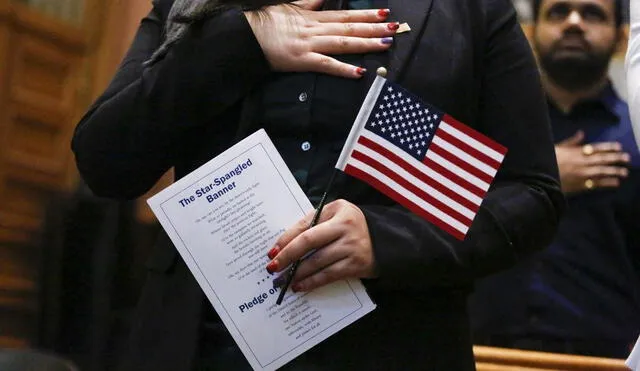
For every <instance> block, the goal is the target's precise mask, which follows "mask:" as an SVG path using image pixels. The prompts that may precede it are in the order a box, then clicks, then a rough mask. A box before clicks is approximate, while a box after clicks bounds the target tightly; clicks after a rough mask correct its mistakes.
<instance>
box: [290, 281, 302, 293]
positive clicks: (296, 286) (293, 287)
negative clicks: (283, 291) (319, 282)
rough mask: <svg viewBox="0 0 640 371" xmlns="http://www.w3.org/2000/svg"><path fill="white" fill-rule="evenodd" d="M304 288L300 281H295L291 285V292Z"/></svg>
mask: <svg viewBox="0 0 640 371" xmlns="http://www.w3.org/2000/svg"><path fill="white" fill-rule="evenodd" d="M302 290H304V286H303V285H302V284H300V283H296V284H295V285H293V286H291V291H293V292H299V291H302Z"/></svg>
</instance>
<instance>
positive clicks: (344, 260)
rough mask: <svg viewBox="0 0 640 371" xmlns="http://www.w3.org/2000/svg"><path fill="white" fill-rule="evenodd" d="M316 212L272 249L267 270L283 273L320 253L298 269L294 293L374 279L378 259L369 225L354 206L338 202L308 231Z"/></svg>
mask: <svg viewBox="0 0 640 371" xmlns="http://www.w3.org/2000/svg"><path fill="white" fill-rule="evenodd" d="M312 217H313V213H310V214H307V215H306V216H305V217H304V218H303V219H301V220H300V221H299V222H298V223H296V225H294V226H293V227H292V228H290V229H288V230H287V231H286V232H285V233H284V234H283V235H282V236H281V237H280V238H279V239H278V241H277V242H276V245H275V247H274V248H273V249H272V250H271V252H272V253H271V254H270V256H269V257H270V258H272V259H273V260H272V261H271V262H270V263H269V265H268V266H267V267H268V268H269V267H271V269H273V270H275V271H277V272H280V271H282V270H283V269H284V268H285V267H287V266H288V265H289V264H291V263H293V262H294V261H296V260H298V259H300V258H301V257H303V256H305V255H306V254H308V253H309V252H311V251H313V250H317V251H316V252H315V253H313V255H311V256H310V257H309V258H307V259H305V260H304V261H303V262H302V263H301V264H300V266H299V268H298V270H297V273H296V275H295V276H294V278H293V286H292V289H293V291H294V292H298V291H311V290H313V289H315V288H318V287H321V286H324V285H326V284H329V283H332V282H335V281H339V280H343V279H348V278H371V277H373V275H374V272H375V258H374V256H373V249H372V246H371V238H370V237H369V230H368V228H367V222H366V220H365V218H364V214H363V213H362V211H361V210H360V209H359V208H358V207H357V206H356V205H354V204H352V203H350V202H348V201H345V200H338V201H334V202H332V203H330V204H328V205H327V206H326V207H325V208H324V211H323V212H322V214H321V216H320V223H319V224H318V225H317V226H315V227H313V228H311V229H307V227H308V225H309V222H310V220H311V218H312Z"/></svg>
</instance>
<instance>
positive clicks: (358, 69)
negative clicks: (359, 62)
mask: <svg viewBox="0 0 640 371" xmlns="http://www.w3.org/2000/svg"><path fill="white" fill-rule="evenodd" d="M365 72H367V69H366V68H362V67H358V68H356V73H357V74H358V75H364V73H365Z"/></svg>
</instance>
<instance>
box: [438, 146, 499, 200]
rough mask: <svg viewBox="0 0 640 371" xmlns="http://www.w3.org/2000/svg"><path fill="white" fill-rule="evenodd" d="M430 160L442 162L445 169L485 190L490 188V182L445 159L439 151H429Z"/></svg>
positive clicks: (441, 164)
mask: <svg viewBox="0 0 640 371" xmlns="http://www.w3.org/2000/svg"><path fill="white" fill-rule="evenodd" d="M426 157H427V158H428V159H429V160H431V161H433V162H435V163H438V164H440V166H442V167H444V168H445V169H447V170H449V171H450V172H452V173H454V174H456V175H457V176H459V177H460V178H462V179H464V180H466V181H467V182H469V183H471V184H473V185H474V186H476V187H478V188H480V189H481V190H483V191H486V190H487V189H489V183H487V182H485V181H483V180H482V179H480V178H478V177H477V176H475V175H473V174H471V173H469V172H468V171H466V170H464V169H463V168H461V167H459V166H458V165H456V164H454V163H452V162H451V161H449V160H447V159H445V158H444V157H442V156H440V155H438V154H437V153H435V152H434V151H427V156H426Z"/></svg>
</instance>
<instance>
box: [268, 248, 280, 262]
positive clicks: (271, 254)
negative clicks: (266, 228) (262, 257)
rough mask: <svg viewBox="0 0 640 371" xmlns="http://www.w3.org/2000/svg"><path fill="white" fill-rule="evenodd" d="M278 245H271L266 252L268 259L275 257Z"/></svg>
mask: <svg viewBox="0 0 640 371" xmlns="http://www.w3.org/2000/svg"><path fill="white" fill-rule="evenodd" d="M278 252H279V250H278V246H275V247H273V248H272V249H271V250H269V252H268V253H267V256H268V257H269V259H271V260H273V258H275V257H276V255H278Z"/></svg>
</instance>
